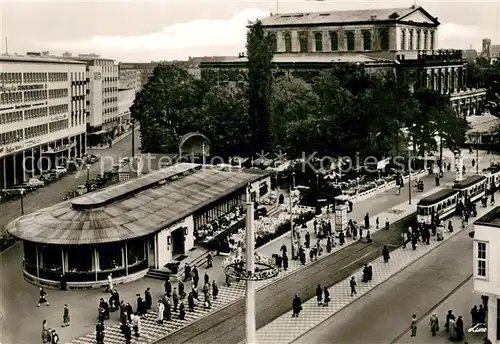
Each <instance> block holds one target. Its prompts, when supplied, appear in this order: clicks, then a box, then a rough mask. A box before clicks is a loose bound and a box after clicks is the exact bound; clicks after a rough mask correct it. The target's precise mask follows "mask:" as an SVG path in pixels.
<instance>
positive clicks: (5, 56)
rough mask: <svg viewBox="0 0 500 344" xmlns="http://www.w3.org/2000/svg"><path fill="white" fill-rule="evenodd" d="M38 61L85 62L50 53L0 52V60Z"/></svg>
mask: <svg viewBox="0 0 500 344" xmlns="http://www.w3.org/2000/svg"><path fill="white" fill-rule="evenodd" d="M2 61H5V62H38V63H64V64H69V63H70V64H85V63H84V62H81V61H75V60H73V59H71V58H65V57H57V56H51V55H48V56H47V55H40V56H36V55H17V54H14V55H9V54H0V62H2Z"/></svg>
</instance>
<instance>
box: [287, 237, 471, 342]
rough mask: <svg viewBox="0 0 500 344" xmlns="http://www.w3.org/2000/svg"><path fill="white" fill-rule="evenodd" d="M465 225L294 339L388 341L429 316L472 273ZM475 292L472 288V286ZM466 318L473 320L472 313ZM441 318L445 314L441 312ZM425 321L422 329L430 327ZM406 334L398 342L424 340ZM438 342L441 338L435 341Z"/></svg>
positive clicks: (309, 340) (465, 315)
mask: <svg viewBox="0 0 500 344" xmlns="http://www.w3.org/2000/svg"><path fill="white" fill-rule="evenodd" d="M468 232H469V231H468V230H467V229H466V230H463V231H461V232H460V233H458V234H457V235H455V236H454V237H452V238H451V239H450V240H448V241H446V242H445V243H444V244H443V245H442V246H441V247H439V249H437V250H434V251H431V252H430V253H429V254H427V255H426V256H424V257H423V258H421V259H420V260H417V261H416V262H415V263H413V264H412V265H410V266H409V267H408V268H406V269H405V270H403V271H401V272H400V273H399V274H397V275H395V276H394V277H393V278H391V279H389V280H388V281H386V282H384V283H383V284H381V285H380V286H378V287H377V288H376V289H374V290H373V291H372V292H370V293H368V294H367V295H365V296H364V297H363V298H362V299H359V300H357V301H356V302H354V303H353V304H352V305H350V306H349V307H346V308H344V309H343V310H342V311H340V312H339V313H337V314H335V316H333V317H330V318H329V319H328V320H327V321H324V322H323V323H322V324H321V325H320V326H318V327H316V328H314V329H313V330H311V331H309V332H308V333H307V334H305V335H303V336H302V337H300V338H299V339H297V340H296V341H295V343H297V344H302V343H304V344H305V343H339V344H348V343H358V344H372V343H379V344H389V343H392V342H393V340H394V339H396V338H397V337H398V336H399V335H400V334H401V333H405V332H406V331H407V329H408V328H409V325H410V323H411V316H412V314H416V315H417V317H422V316H425V317H426V319H427V318H428V316H427V315H426V314H427V313H428V312H429V311H430V310H431V309H433V308H434V307H435V305H436V304H438V303H439V302H440V301H441V300H443V299H445V298H447V296H448V295H449V293H450V292H452V291H453V290H454V289H455V288H457V287H458V286H459V285H460V284H461V283H462V282H463V281H465V280H467V279H468V278H469V277H470V276H471V274H472V253H473V250H472V240H471V239H470V237H469V236H468ZM471 293H472V292H471ZM456 315H457V316H458V315H463V316H464V322H465V321H467V323H466V324H468V323H469V320H470V319H469V316H468V314H456ZM439 317H440V319H441V321H442V319H443V317H444V314H439ZM424 324H425V325H426V321H424V322H423V325H422V326H421V329H420V330H421V331H427V330H428V328H426V326H424ZM421 338H422V337H420V336H417V337H416V338H410V337H409V336H408V337H405V338H403V339H402V341H400V342H399V343H419V344H421V343H424V342H425V343H426V344H432V342H431V341H429V342H427V341H422V339H421ZM437 342H438V341H437Z"/></svg>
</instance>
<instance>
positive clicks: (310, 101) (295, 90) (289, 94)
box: [270, 77, 320, 150]
mask: <svg viewBox="0 0 500 344" xmlns="http://www.w3.org/2000/svg"><path fill="white" fill-rule="evenodd" d="M319 106H320V104H319V97H318V96H317V95H316V94H315V93H314V92H313V90H312V87H311V85H310V84H308V83H306V82H305V81H304V80H302V79H298V78H286V77H280V78H277V79H275V80H274V82H273V93H272V97H271V119H270V133H271V137H272V144H273V146H274V147H276V146H278V145H279V146H281V147H282V148H283V149H285V150H290V149H292V150H293V148H292V145H293V142H294V141H295V136H296V135H297V133H296V132H295V130H296V129H297V128H298V127H301V126H302V125H301V126H297V123H298V122H301V121H305V120H307V119H308V118H309V116H310V115H314V114H317V112H318V107H319ZM294 148H299V147H294Z"/></svg>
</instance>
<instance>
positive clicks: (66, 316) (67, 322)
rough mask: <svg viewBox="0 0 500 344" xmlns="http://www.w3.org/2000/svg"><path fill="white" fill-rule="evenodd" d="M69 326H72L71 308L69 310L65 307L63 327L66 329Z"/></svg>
mask: <svg viewBox="0 0 500 344" xmlns="http://www.w3.org/2000/svg"><path fill="white" fill-rule="evenodd" d="M69 325H70V318H69V308H68V305H64V311H63V323H62V327H66V326H69Z"/></svg>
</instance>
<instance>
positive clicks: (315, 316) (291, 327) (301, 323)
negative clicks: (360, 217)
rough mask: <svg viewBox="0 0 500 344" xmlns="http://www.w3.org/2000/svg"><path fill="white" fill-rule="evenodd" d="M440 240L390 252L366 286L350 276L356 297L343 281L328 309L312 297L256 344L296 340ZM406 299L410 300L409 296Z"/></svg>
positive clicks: (265, 330)
mask: <svg viewBox="0 0 500 344" xmlns="http://www.w3.org/2000/svg"><path fill="white" fill-rule="evenodd" d="M489 210H491V207H487V208H482V207H480V208H478V216H482V215H483V214H485V213H486V212H487V211H489ZM452 221H453V224H454V228H455V229H457V230H455V231H454V232H453V233H448V232H446V233H445V239H444V240H445V241H446V240H448V239H449V238H450V237H452V236H454V235H456V234H457V233H459V232H460V230H461V219H460V218H459V217H458V216H455V217H453V218H452ZM443 242H444V241H441V242H438V241H436V240H435V239H434V238H433V240H431V241H430V245H419V247H418V248H417V250H411V249H408V248H406V249H403V248H398V249H396V250H394V251H393V252H391V260H390V263H384V261H383V259H382V258H378V259H376V260H375V261H373V263H372V264H371V265H372V266H373V270H374V271H375V273H374V276H373V281H371V282H369V283H363V282H361V276H362V270H360V271H358V272H357V273H355V274H354V275H353V276H354V277H355V279H356V282H357V284H358V287H357V295H355V296H354V297H351V295H350V288H349V279H350V278H347V279H346V280H344V281H343V282H341V283H338V284H336V285H334V286H332V287H330V288H329V291H330V297H331V300H332V301H331V303H330V305H329V307H318V304H317V302H316V299H315V298H313V299H311V300H309V301H307V302H304V303H303V304H302V307H303V311H302V312H301V315H300V317H299V318H292V316H291V314H292V313H291V312H289V313H287V314H284V315H283V316H281V317H279V318H278V319H276V320H275V321H273V322H272V323H270V324H268V325H267V326H264V327H263V328H261V329H259V331H258V332H257V341H258V343H273V344H279V343H291V342H294V341H295V340H296V339H297V338H299V337H300V336H302V335H303V334H305V333H306V332H308V331H309V330H311V329H313V328H314V327H316V326H318V325H319V324H321V323H322V322H323V321H325V320H326V319H328V318H329V317H331V316H332V315H334V314H335V313H337V312H339V311H340V310H341V309H343V308H344V307H346V306H348V305H349V304H350V303H352V302H353V301H354V300H356V299H358V298H360V297H362V296H363V295H364V294H366V293H368V292H369V291H371V290H372V289H374V288H375V287H377V286H378V285H379V284H381V283H382V282H384V281H386V280H387V279H389V278H391V277H392V276H394V275H395V274H397V273H398V272H399V271H401V270H402V269H404V268H405V267H407V266H409V265H410V264H412V263H413V262H415V261H416V260H417V259H419V258H420V257H422V256H424V255H426V254H427V253H429V252H430V251H431V250H433V249H434V248H436V247H438V246H439V245H441V244H442V243H443ZM408 297H411V296H410V295H409V296H408Z"/></svg>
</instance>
